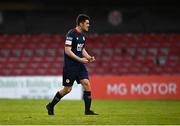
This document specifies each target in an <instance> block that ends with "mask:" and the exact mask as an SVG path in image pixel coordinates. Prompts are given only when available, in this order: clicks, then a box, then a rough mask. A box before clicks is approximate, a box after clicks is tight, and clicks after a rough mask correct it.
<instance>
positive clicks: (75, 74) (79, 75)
mask: <svg viewBox="0 0 180 126" xmlns="http://www.w3.org/2000/svg"><path fill="white" fill-rule="evenodd" d="M82 79H89V75H88V71H87V69H86V67H85V65H84V64H80V65H77V66H71V67H64V68H63V86H72V85H73V83H74V81H76V82H77V83H78V84H80V80H82Z"/></svg>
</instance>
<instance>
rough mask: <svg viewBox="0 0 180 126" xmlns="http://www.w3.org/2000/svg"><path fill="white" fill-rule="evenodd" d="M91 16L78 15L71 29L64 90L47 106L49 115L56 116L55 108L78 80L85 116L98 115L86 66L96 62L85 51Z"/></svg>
mask: <svg viewBox="0 0 180 126" xmlns="http://www.w3.org/2000/svg"><path fill="white" fill-rule="evenodd" d="M89 20H90V18H89V16H87V15H85V14H80V15H78V17H77V19H76V27H75V28H74V29H71V30H70V31H69V32H68V33H67V35H66V40H65V51H64V68H63V89H61V90H60V91H58V92H57V93H56V95H55V96H54V98H53V100H52V101H51V102H50V103H49V104H48V105H47V106H46V108H47V110H48V115H54V106H55V105H56V104H57V103H58V102H59V101H60V100H61V98H62V97H63V96H65V95H66V94H68V93H69V92H70V91H71V89H72V86H73V83H74V81H75V80H76V81H77V83H78V84H80V83H81V85H82V86H83V89H84V92H83V99H84V103H85V115H97V113H95V112H93V111H92V110H91V109H90V107H91V88H90V82H89V77H88V71H87V70H86V67H85V64H86V63H91V62H94V61H95V58H94V56H90V55H89V54H88V53H87V51H86V49H85V41H86V36H85V34H84V33H85V32H88V30H89V26H90V24H89Z"/></svg>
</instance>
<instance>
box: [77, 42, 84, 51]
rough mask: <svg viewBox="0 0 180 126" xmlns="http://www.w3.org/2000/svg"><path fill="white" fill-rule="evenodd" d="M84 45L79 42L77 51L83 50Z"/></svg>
mask: <svg viewBox="0 0 180 126" xmlns="http://www.w3.org/2000/svg"><path fill="white" fill-rule="evenodd" d="M83 46H84V44H82V43H78V44H77V51H82V48H83Z"/></svg>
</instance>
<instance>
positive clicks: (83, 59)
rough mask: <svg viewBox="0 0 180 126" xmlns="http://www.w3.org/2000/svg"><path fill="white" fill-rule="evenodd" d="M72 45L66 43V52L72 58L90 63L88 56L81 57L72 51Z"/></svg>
mask: <svg viewBox="0 0 180 126" xmlns="http://www.w3.org/2000/svg"><path fill="white" fill-rule="evenodd" d="M71 48H72V47H71V46H70V45H65V54H66V55H68V56H69V57H70V58H72V59H74V60H76V61H79V62H81V63H84V64H85V63H88V62H89V61H88V60H87V59H86V58H80V57H79V56H76V55H75V54H74V53H73V52H72V51H71Z"/></svg>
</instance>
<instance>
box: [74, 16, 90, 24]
mask: <svg viewBox="0 0 180 126" xmlns="http://www.w3.org/2000/svg"><path fill="white" fill-rule="evenodd" d="M85 20H90V17H89V16H88V15H86V14H79V15H78V16H77V18H76V24H77V25H79V24H80V23H82V22H85Z"/></svg>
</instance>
